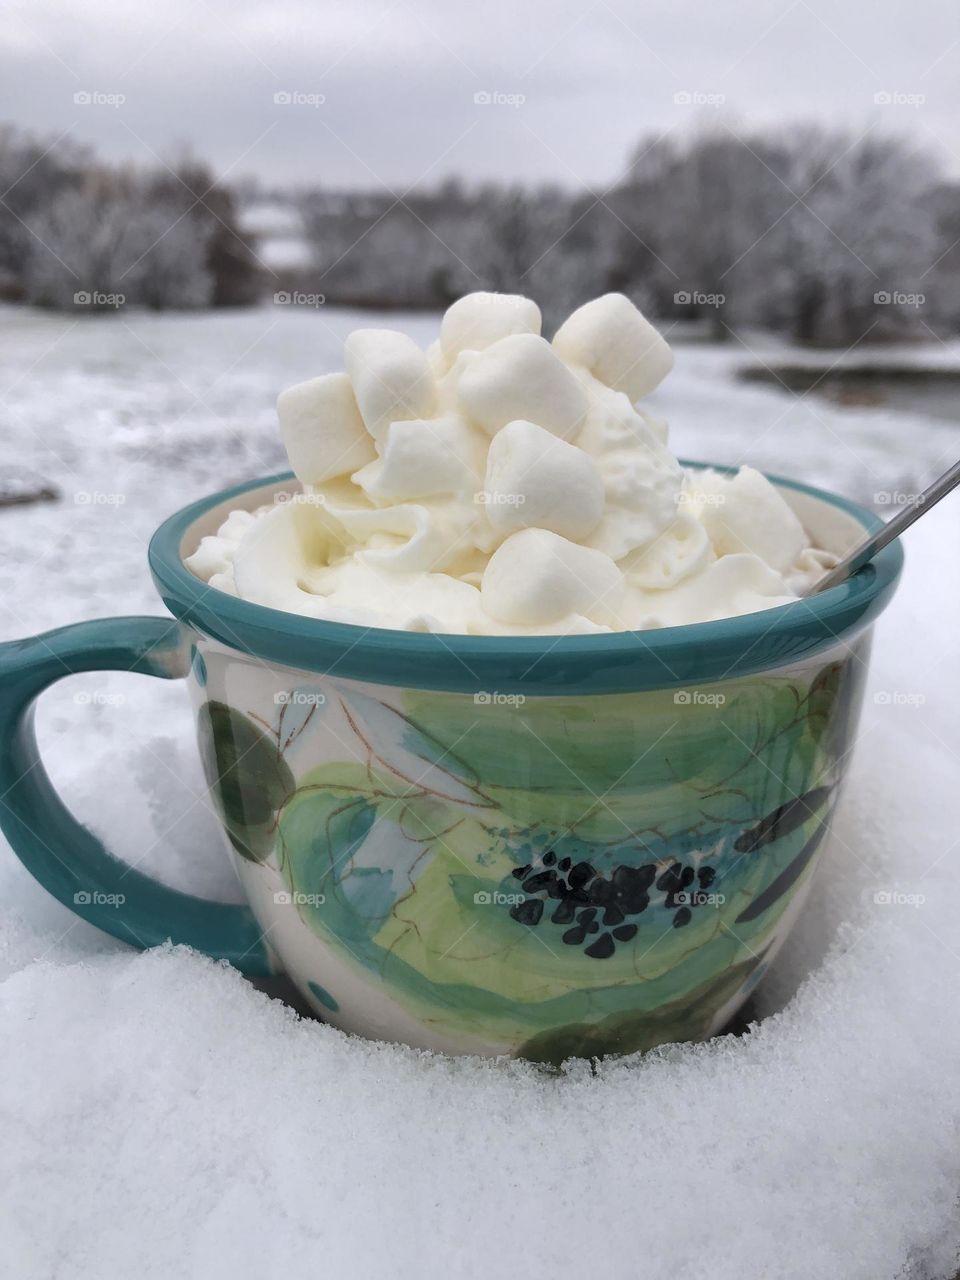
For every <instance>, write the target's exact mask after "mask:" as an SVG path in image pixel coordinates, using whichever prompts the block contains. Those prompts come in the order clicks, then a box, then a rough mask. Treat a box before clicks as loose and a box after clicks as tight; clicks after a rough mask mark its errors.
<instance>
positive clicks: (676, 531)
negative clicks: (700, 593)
mask: <svg viewBox="0 0 960 1280" xmlns="http://www.w3.org/2000/svg"><path fill="white" fill-rule="evenodd" d="M713 558H714V557H713V548H712V547H711V545H710V539H709V538H708V537H707V531H706V530H705V529H704V527H703V525H702V524H701V523H700V521H699V520H696V519H695V518H694V517H693V516H691V515H688V514H686V513H685V512H684V513H683V514H681V515H679V516H677V518H676V520H674V521H673V523H672V524H670V525H668V526H667V528H666V529H664V531H663V532H662V533H660V534H658V535H657V537H656V538H654V539H653V541H652V542H650V543H649V544H648V545H647V546H646V547H644V549H643V550H642V551H641V552H638V553H637V554H636V555H633V556H631V557H630V558H629V559H628V561H627V562H626V563H625V564H624V565H623V571H624V573H625V574H626V576H627V581H628V582H629V584H630V585H631V586H636V587H642V588H643V589H645V590H648V591H664V590H666V589H667V588H669V587H675V586H676V585H677V583H678V582H682V581H683V579H684V578H688V577H689V576H690V575H691V574H692V573H696V572H698V570H700V569H703V568H705V567H706V565H708V564H709V563H710V561H711V560H712V559H713Z"/></svg>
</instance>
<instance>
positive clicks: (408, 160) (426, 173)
mask: <svg viewBox="0 0 960 1280" xmlns="http://www.w3.org/2000/svg"><path fill="white" fill-rule="evenodd" d="M958 88H960V6H958V5H957V4H956V0H921V2H920V3H919V4H918V3H916V0H869V2H868V0H782V2H781V0H766V2H764V0H737V3H736V4H735V5H734V4H724V3H717V0H647V2H646V3H643V4H640V3H636V2H634V3H632V4H631V3H627V2H626V0H471V2H470V3H466V2H465V0H372V2H370V3H363V2H362V0H346V2H345V0H321V2H319V3H308V2H307V0H270V2H269V3H264V2H261V0H237V2H234V3H228V2H227V0H163V3H154V4H146V3H144V0H136V2H135V3H134V2H131V3H124V0H84V3H83V4H77V3H66V2H58V0H29V2H24V0H14V3H13V4H10V5H6V4H5V5H4V21H3V24H2V26H0V120H2V121H10V122H15V123H17V124H20V125H23V126H26V127H29V128H30V129H32V130H34V131H36V132H38V133H41V134H43V135H45V136H49V137H56V136H57V135H59V134H61V133H64V132H68V133H69V136H71V137H73V138H76V139H77V140H78V141H86V142H90V143H92V144H94V145H95V146H96V147H97V149H98V150H99V151H100V152H101V153H102V154H103V155H106V156H108V157H111V158H113V159H117V160H120V159H125V158H133V159H137V160H144V161H149V160H150V159H151V157H152V155H153V154H158V155H163V156H169V155H171V154H172V152H173V150H174V148H176V147H177V146H178V145H181V144H183V143H186V142H189V143H190V144H192V145H193V146H194V148H195V149H196V150H197V151H198V152H199V153H200V154H202V155H203V156H205V157H207V158H208V159H210V160H211V161H212V162H213V164H214V166H215V167H216V169H217V171H218V172H219V173H220V174H226V173H229V174H230V175H231V176H233V177H241V176H246V175H251V174H255V175H258V176H260V177H262V178H265V179H267V180H268V181H278V182H284V183H287V182H291V181H292V182H296V181H302V182H308V183H315V182H322V183H324V184H326V185H329V186H335V187H341V186H360V185H362V186H371V187H372V186H378V185H381V184H387V185H389V186H390V187H392V188H393V189H395V190H398V191H399V190H401V189H405V188H406V187H409V186H410V185H412V184H414V183H416V182H418V181H420V180H425V181H428V182H429V181H431V180H434V179H439V178H442V177H446V176H448V175H450V174H454V173H460V174H464V175H467V176H470V177H473V178H525V179H537V180H541V179H542V180H547V181H556V182H560V183H562V184H564V185H572V184H578V183H587V184H591V185H594V186H596V185H599V184H605V183H610V182H613V181H614V180H615V179H616V177H617V174H618V173H619V172H620V171H621V170H622V168H623V165H624V162H625V159H626V157H627V155H628V153H629V150H630V148H631V146H632V145H633V143H634V142H635V141H636V139H637V138H638V137H639V136H641V135H642V134H648V133H651V132H655V133H662V132H664V131H668V130H675V129H683V128H686V127H689V126H690V125H691V123H693V122H695V121H696V120H697V119H698V118H700V119H703V118H706V119H707V120H717V119H721V118H722V119H723V120H725V121H727V122H728V123H729V124H730V126H731V127H734V128H738V127H741V126H742V125H744V124H748V125H749V124H760V123H767V122H771V121H775V120H793V119H801V118H802V119H818V120H822V121H825V122H830V123H843V124H848V125H851V126H853V127H855V128H858V129H864V130H865V129H867V128H870V127H873V128H879V129H887V130H891V131H897V132H904V131H909V132H912V133H915V134H916V135H917V136H918V137H919V138H921V139H923V140H925V141H926V142H927V143H928V144H929V145H930V146H931V147H933V148H934V149H936V150H938V151H939V152H940V153H941V155H942V157H943V159H944V160H945V162H946V164H947V165H948V166H949V168H950V169H951V170H952V171H954V172H955V173H960V106H958V104H960V96H958V92H957V91H958ZM77 95H79V98H78V97H77ZM277 95H280V100H279V101H277V100H276V98H277ZM477 95H480V99H479V100H477ZM877 95H881V101H879V102H878V101H877V100H876V98H877ZM884 95H885V96H886V98H888V99H889V101H886V100H883V96H884ZM85 97H89V98H90V101H86V100H85ZM487 98H488V99H489V100H487ZM285 99H289V100H285Z"/></svg>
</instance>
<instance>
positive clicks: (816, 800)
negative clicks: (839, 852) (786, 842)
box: [733, 787, 833, 853]
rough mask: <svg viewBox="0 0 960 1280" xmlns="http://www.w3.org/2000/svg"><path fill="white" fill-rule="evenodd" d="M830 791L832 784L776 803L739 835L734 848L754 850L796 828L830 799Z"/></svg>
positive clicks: (740, 850) (750, 851)
mask: <svg viewBox="0 0 960 1280" xmlns="http://www.w3.org/2000/svg"><path fill="white" fill-rule="evenodd" d="M832 790H833V788H832V787H815V788H814V789H813V790H812V791H808V792H807V793H806V795H803V796H796V797H794V799H793V800H788V801H787V802H786V803H785V804H781V805H778V807H777V808H776V809H774V810H773V812H772V813H768V814H767V816H766V817H765V818H762V819H761V820H760V822H758V823H757V825H756V826H755V827H751V828H750V830H749V831H744V833H743V834H742V835H740V836H738V837H737V839H736V840H735V841H734V845H733V847H734V849H736V851H737V852H738V853H756V851H757V850H758V849H762V848H763V846H764V845H765V844H771V843H772V842H773V841H774V840H779V839H780V838H781V837H782V836H786V835H789V834H790V833H791V832H792V831H796V830H797V829H798V828H799V827H802V826H803V824H804V823H805V822H809V821H810V819H811V818H813V817H815V816H816V813H817V811H818V810H819V809H820V808H822V806H823V805H824V804H825V803H826V801H827V800H828V799H829V798H830V794H831V792H832Z"/></svg>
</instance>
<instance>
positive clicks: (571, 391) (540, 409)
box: [457, 333, 587, 436]
mask: <svg viewBox="0 0 960 1280" xmlns="http://www.w3.org/2000/svg"><path fill="white" fill-rule="evenodd" d="M457 401H458V403H459V405H460V408H461V410H462V411H463V412H464V413H465V414H466V416H467V417H468V418H469V419H470V420H471V421H472V422H475V423H476V424H477V425H478V426H480V427H482V428H483V429H484V431H486V432H487V434H488V435H491V436H492V435H495V434H496V432H498V431H499V430H500V428H501V427H505V426H506V425H507V423H508V422H513V421H515V420H516V419H517V418H523V419H525V420H526V421H528V422H535V423H536V424H537V426H539V427H545V428H546V429H547V431H552V432H553V434H554V435H556V436H572V435H574V434H575V432H576V431H577V429H578V428H579V427H580V425H581V423H582V422H583V420H584V418H585V417H586V413H587V397H586V395H585V393H584V390H583V388H582V387H581V385H580V383H579V381H578V379H577V378H576V377H575V375H574V374H573V373H571V371H570V370H569V369H568V368H567V367H566V365H565V364H564V363H563V361H562V360H561V359H560V358H559V356H558V355H557V354H556V352H555V351H553V350H552V348H551V346H550V344H549V342H546V341H544V339H543V338H538V337H536V336H535V335H534V334H532V333H518V334H513V335H511V336H510V337H508V338H501V339H500V341H499V342H495V343H494V344H493V345H492V346H490V347H487V348H486V350H485V351H481V352H480V354H479V355H478V356H477V357H476V358H475V359H474V360H473V361H472V362H471V363H470V364H469V365H468V366H467V367H466V368H465V369H464V371H463V373H462V375H461V377H460V381H459V384H458V386H457Z"/></svg>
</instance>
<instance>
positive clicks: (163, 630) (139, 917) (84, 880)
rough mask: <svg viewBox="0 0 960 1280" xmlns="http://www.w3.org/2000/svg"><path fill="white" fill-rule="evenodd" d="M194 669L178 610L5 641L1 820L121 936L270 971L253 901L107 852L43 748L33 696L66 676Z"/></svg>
mask: <svg viewBox="0 0 960 1280" xmlns="http://www.w3.org/2000/svg"><path fill="white" fill-rule="evenodd" d="M188 670H189V655H188V652H187V648H186V646H185V644H184V641H183V636H182V632H181V630H180V625H179V623H177V622H176V621H174V620H173V619H171V618H106V619H103V620H100V621H95V622H80V623H76V624H75V625H73V626H69V627H60V628H58V629H57V630H56V631H47V632H46V633H44V634H43V635H39V636H33V637H31V638H29V639H25V640H12V641H9V642H7V643H5V644H0V828H2V830H3V832H4V834H5V835H6V837H7V839H8V840H9V841H10V844H11V846H12V847H13V851H14V853H16V855H17V857H18V858H19V859H20V861H21V862H22V863H23V864H24V866H25V867H26V868H27V870H28V871H29V872H30V873H31V874H32V875H33V876H34V877H35V878H36V879H37V880H39V882H40V883H41V884H42V885H43V887H44V888H45V889H46V890H47V891H48V892H49V893H52V894H53V896H54V897H55V898H56V899H58V901H60V902H62V903H63V904H64V906H67V907H69V908H70V910H71V911H74V912H76V914H77V915H78V916H81V917H82V918H83V919H84V920H88V921H89V922H90V923H91V924H94V925H96V926H97V927H98V928H99V929H103V930H105V932H107V933H110V934H113V936H114V937H115V938H122V939H123V941H124V942H129V943H131V944H132V945H133V946H135V947H143V948H146V947H152V946H156V945H157V944H159V943H162V942H166V941H167V940H170V941H172V942H177V943H183V944H185V945H187V946H190V947H195V948H196V950H198V951H202V952H203V953H204V954H205V955H208V956H213V957H214V958H215V959H218V960H229V961H230V963H231V964H232V965H234V966H236V968H237V969H239V970H240V971H241V972H242V973H245V974H247V975H249V976H250V977H266V976H269V975H271V974H272V973H273V972H274V969H273V967H272V966H271V964H270V960H269V955H268V952H267V948H266V946H265V944H264V940H263V932H262V930H261V929H260V926H259V925H258V924H257V922H256V919H255V918H254V915H253V912H252V911H251V910H250V908H249V907H248V906H246V905H244V906H235V905H233V904H230V903H222V902H213V901H211V900H210V899H207V898H196V897H193V896H192V895H191V894H188V893H180V892H179V891H178V890H176V889H169V888H167V887H166V885H163V884H161V883H160V882H159V881H158V880H153V879H151V877H150V876H146V875H144V874H143V873H142V872H140V871H136V870H135V869H134V868H133V867H131V866H129V865H128V864H126V863H125V862H122V861H121V860H120V859H119V858H117V857H115V856H114V855H113V854H111V853H110V852H108V850H107V849H105V848H104V846H103V845H102V844H101V843H100V841H99V840H98V839H97V838H96V836H94V835H93V833H92V832H91V831H89V830H88V829H87V828H86V827H84V826H82V825H81V824H80V823H79V822H78V821H77V820H76V818H74V817H73V815H72V814H71V813H70V811H69V809H67V807H66V805H64V803H63V801H62V800H61V799H60V797H59V796H58V795H57V792H56V790H55V789H54V787H53V784H52V783H51V781H50V778H49V777H48V775H47V771H46V769H45V768H44V767H43V763H42V761H41V759H40V755H39V751H38V749H37V738H36V734H35V732H34V725H33V721H34V703H35V701H36V699H37V697H38V696H39V695H40V694H41V693H42V692H43V690H44V689H46V688H48V687H49V686H50V685H52V684H55V683H56V681H58V680H62V679H63V677H64V676H69V675H74V674H76V673H77V672H80V671H137V672H140V673H141V674H143V675H150V676H159V677H160V678H161V679H163V680H173V679H176V678H178V677H183V676H185V675H186V674H187V672H188ZM115 895H122V897H120V904H121V905H119V906H118V905H116V903H117V897H116V896H115Z"/></svg>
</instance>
